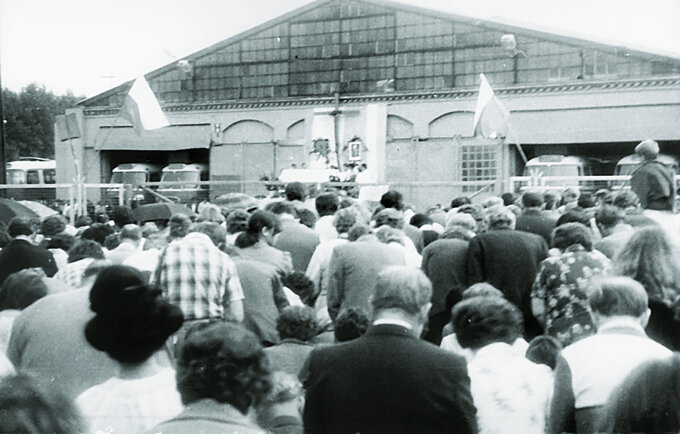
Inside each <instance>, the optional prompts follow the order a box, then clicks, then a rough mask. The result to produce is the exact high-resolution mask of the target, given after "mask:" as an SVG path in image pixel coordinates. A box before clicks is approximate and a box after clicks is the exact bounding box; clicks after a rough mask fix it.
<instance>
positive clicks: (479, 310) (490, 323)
mask: <svg viewBox="0 0 680 434" xmlns="http://www.w3.org/2000/svg"><path fill="white" fill-rule="evenodd" d="M451 324H453V329H454V331H455V332H456V337H457V338H458V342H459V343H460V345H461V346H462V347H463V348H472V349H475V350H476V349H479V348H482V347H484V346H486V345H489V344H491V343H494V342H505V343H507V344H512V343H513V342H514V341H515V340H516V339H517V338H518V337H519V336H521V335H522V332H523V320H522V314H521V313H520V312H519V310H518V309H517V307H515V305H513V304H512V303H510V302H509V301H507V300H505V299H503V298H500V297H475V298H471V299H469V300H464V301H461V302H460V303H458V304H456V305H455V306H454V308H453V312H452V319H451Z"/></svg>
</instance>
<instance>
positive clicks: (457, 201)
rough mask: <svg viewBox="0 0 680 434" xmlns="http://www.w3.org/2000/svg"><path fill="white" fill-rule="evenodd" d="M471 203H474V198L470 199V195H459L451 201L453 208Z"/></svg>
mask: <svg viewBox="0 0 680 434" xmlns="http://www.w3.org/2000/svg"><path fill="white" fill-rule="evenodd" d="M471 203H472V200H470V198H469V197H467V196H458V197H456V198H454V199H453V200H452V201H451V208H460V207H461V206H463V205H468V204H471Z"/></svg>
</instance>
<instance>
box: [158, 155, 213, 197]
mask: <svg viewBox="0 0 680 434" xmlns="http://www.w3.org/2000/svg"><path fill="white" fill-rule="evenodd" d="M208 180H209V179H208V165H207V164H199V163H190V164H187V163H172V164H168V165H167V166H165V167H164V168H163V170H162V175H161V181H160V184H159V186H158V193H159V194H161V195H163V196H165V197H167V198H169V199H172V200H175V201H177V202H182V203H198V202H201V201H203V200H207V199H208V186H207V185H204V184H201V182H203V181H208Z"/></svg>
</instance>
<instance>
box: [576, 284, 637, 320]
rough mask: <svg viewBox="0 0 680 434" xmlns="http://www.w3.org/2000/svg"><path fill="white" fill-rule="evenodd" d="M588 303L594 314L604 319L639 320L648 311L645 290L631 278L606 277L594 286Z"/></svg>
mask: <svg viewBox="0 0 680 434" xmlns="http://www.w3.org/2000/svg"><path fill="white" fill-rule="evenodd" d="M588 301H589V302H590V307H591V308H592V309H593V312H594V313H596V314H599V315H600V316H602V317H614V316H628V317H634V318H639V317H642V316H643V315H645V314H646V313H647V311H648V308H647V303H648V297H647V292H646V291H645V288H644V287H643V286H642V285H641V284H640V283H638V282H636V281H635V280H633V279H631V278H629V277H606V278H602V279H601V280H600V281H599V282H598V284H597V285H594V286H593V288H592V290H591V292H590V294H589V295H588Z"/></svg>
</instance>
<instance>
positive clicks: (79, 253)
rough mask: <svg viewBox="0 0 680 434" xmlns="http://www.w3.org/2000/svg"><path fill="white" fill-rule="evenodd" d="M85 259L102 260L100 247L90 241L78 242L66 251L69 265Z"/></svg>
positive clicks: (102, 253) (102, 255) (102, 254)
mask: <svg viewBox="0 0 680 434" xmlns="http://www.w3.org/2000/svg"><path fill="white" fill-rule="evenodd" d="M85 258H94V259H104V251H103V250H102V246H100V245H99V244H97V242H95V241H92V240H87V239H84V240H80V241H78V242H76V243H75V244H74V245H73V247H71V250H69V251H68V260H67V262H68V263H69V264H70V263H72V262H76V261H80V260H81V259H85Z"/></svg>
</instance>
